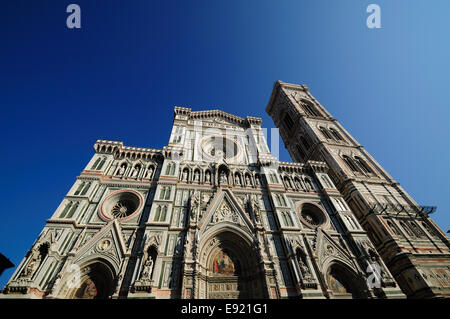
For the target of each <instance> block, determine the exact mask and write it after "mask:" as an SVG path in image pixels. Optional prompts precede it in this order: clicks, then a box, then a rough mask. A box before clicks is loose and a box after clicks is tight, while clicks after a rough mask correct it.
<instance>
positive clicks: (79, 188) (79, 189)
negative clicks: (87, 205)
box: [75, 182, 84, 195]
mask: <svg viewBox="0 0 450 319" xmlns="http://www.w3.org/2000/svg"><path fill="white" fill-rule="evenodd" d="M83 187H84V182H83V183H81V184H80V186H78V188H77V190H76V191H75V195H78V194H79V193H80V192H81V190H82V189H83Z"/></svg>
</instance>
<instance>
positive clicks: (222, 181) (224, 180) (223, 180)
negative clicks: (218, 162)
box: [220, 171, 228, 184]
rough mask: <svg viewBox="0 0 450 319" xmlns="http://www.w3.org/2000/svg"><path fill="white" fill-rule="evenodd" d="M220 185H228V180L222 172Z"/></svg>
mask: <svg viewBox="0 0 450 319" xmlns="http://www.w3.org/2000/svg"><path fill="white" fill-rule="evenodd" d="M220 183H224V184H226V183H228V178H227V175H226V174H225V172H224V171H222V172H220Z"/></svg>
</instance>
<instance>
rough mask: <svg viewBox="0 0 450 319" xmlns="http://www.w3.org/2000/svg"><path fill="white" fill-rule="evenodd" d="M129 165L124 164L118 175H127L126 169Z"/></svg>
mask: <svg viewBox="0 0 450 319" xmlns="http://www.w3.org/2000/svg"><path fill="white" fill-rule="evenodd" d="M126 167H127V165H126V164H122V165H121V166H120V168H119V170H118V171H117V175H119V176H122V175H123V174H124V173H125V169H126Z"/></svg>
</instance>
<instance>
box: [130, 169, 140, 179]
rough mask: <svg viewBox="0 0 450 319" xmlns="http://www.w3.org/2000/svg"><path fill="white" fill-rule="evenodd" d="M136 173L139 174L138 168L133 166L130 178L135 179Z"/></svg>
mask: <svg viewBox="0 0 450 319" xmlns="http://www.w3.org/2000/svg"><path fill="white" fill-rule="evenodd" d="M138 173H139V166H135V167H134V168H133V170H132V171H131V177H137V175H138Z"/></svg>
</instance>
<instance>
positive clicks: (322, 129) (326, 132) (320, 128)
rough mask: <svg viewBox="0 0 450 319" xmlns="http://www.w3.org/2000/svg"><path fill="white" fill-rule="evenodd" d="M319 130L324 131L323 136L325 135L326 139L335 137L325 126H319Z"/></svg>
mask: <svg viewBox="0 0 450 319" xmlns="http://www.w3.org/2000/svg"><path fill="white" fill-rule="evenodd" d="M319 130H320V131H321V132H322V134H323V136H325V138H326V139H329V140H332V139H333V137H332V136H331V135H330V133H329V132H328V130H327V129H326V128H324V127H323V126H319Z"/></svg>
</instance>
